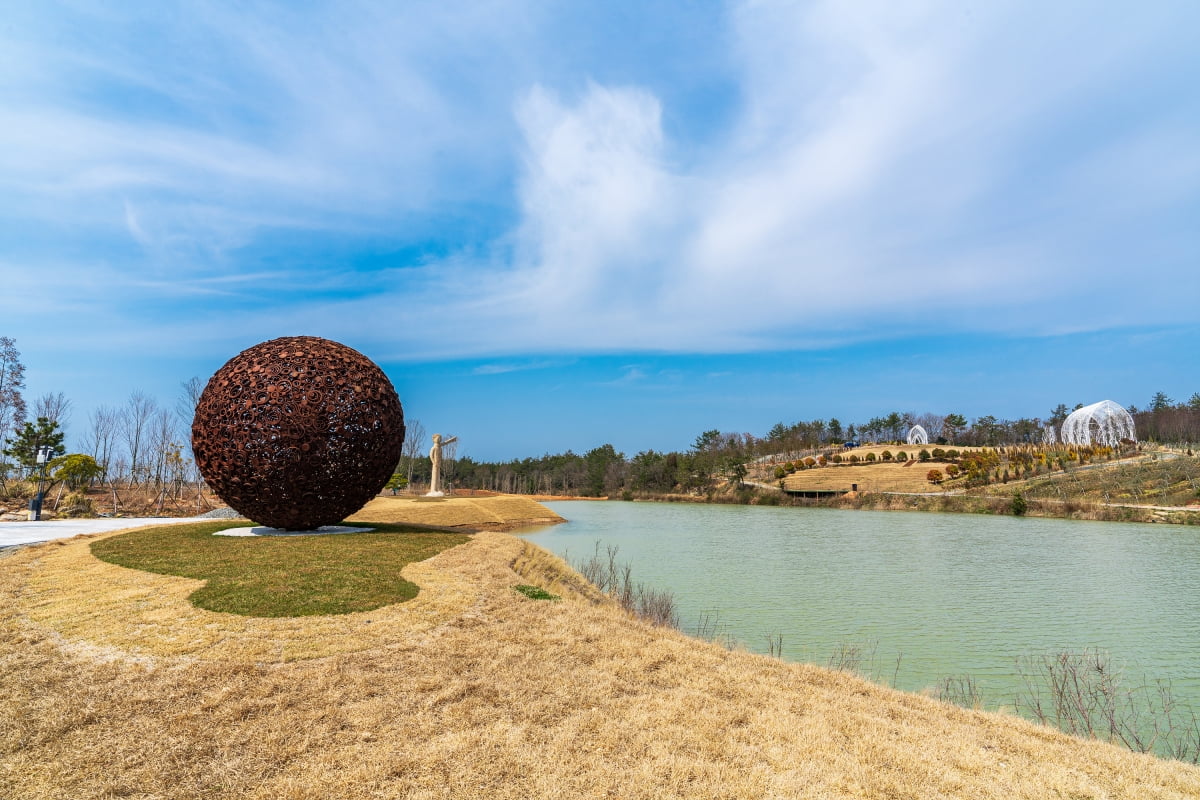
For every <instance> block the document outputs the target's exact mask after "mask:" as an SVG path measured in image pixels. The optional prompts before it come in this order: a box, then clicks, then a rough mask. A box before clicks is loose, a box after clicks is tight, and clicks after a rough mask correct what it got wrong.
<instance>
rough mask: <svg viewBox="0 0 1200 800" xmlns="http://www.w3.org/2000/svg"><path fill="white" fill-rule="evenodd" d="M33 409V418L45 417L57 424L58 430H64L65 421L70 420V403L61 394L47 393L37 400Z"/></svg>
mask: <svg viewBox="0 0 1200 800" xmlns="http://www.w3.org/2000/svg"><path fill="white" fill-rule="evenodd" d="M33 408H34V414H33V415H34V416H35V417H45V418H46V419H48V420H50V421H51V422H55V423H57V424H58V427H59V428H66V427H67V420H69V419H70V418H71V401H70V400H68V399H67V396H66V395H65V394H63V393H62V392H54V393H53V394H52V393H50V392H47V393H46V394H44V395H42V396H41V397H39V398H38V399H37V402H36V403H34V404H33Z"/></svg>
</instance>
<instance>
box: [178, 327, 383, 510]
mask: <svg viewBox="0 0 1200 800" xmlns="http://www.w3.org/2000/svg"><path fill="white" fill-rule="evenodd" d="M403 444H404V410H403V409H402V408H401V406H400V398H399V397H397V396H396V390H395V389H394V388H392V383H391V381H389V380H388V378H387V376H386V375H384V374H383V370H381V369H379V367H377V366H376V365H375V364H374V362H372V361H371V360H370V359H369V358H367V357H366V356H364V355H363V354H362V353H359V352H358V351H357V350H352V349H351V348H349V347H346V346H345V345H343V344H338V343H337V342H331V341H330V340H328V339H320V338H317V337H315V336H291V337H285V338H282V339H272V340H271V341H269V342H263V343H262V344H256V345H255V346H254V347H251V348H249V349H248V350H244V351H242V352H241V353H238V354H237V355H236V356H234V357H233V358H232V359H230V360H229V362H228V363H227V364H225V366H223V367H221V368H220V369H219V370H217V373H216V374H215V375H213V376H212V379H211V380H209V382H208V385H207V386H206V387H205V388H204V392H203V394H201V395H200V402H199V403H198V404H197V406H196V417H195V419H194V420H193V421H192V450H193V451H194V452H195V455H196V466H198V467H199V468H200V474H201V475H203V476H204V480H205V481H207V482H208V485H209V486H210V487H211V488H212V490H213V491H214V492H216V493H217V495H218V496H219V497H220V498H221V499H222V500H224V501H225V502H226V503H228V504H229V506H230V508H233V509H234V510H235V511H237V512H238V513H240V514H242V515H243V516H245V517H247V518H248V519H251V520H253V521H254V522H257V523H259V524H262V525H268V526H270V527H272V528H283V529H287V530H312V529H313V528H318V527H320V526H322V525H332V524H335V523H338V522H341V521H342V520H343V519H345V518H346V517H347V516H348V515H350V514H353V513H354V512H355V511H357V510H359V509H360V508H362V507H363V505H365V504H366V502H367V501H368V500H370V499H371V498H372V497H374V496H375V495H376V494H378V492H379V491H380V490H381V489H382V488H383V486H384V484H386V483H387V481H388V478H389V477H391V475H392V471H393V470H394V469H395V466H396V463H397V462H398V461H399V460H400V451H401V447H402V445H403Z"/></svg>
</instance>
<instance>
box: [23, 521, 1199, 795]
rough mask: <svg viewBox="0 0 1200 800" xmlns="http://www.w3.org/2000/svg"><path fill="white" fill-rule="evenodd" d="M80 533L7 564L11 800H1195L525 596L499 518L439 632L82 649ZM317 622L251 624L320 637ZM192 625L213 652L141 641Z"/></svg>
mask: <svg viewBox="0 0 1200 800" xmlns="http://www.w3.org/2000/svg"><path fill="white" fill-rule="evenodd" d="M76 544H77V543H76ZM75 546H76V545H75V544H68V545H65V546H63V547H58V548H56V547H53V546H41V547H34V548H28V549H26V550H23V551H19V552H17V553H15V554H13V555H10V556H8V557H6V558H4V559H2V560H0V675H3V681H2V682H0V796H2V797H6V798H8V797H11V798H22V799H24V798H30V799H33V798H61V797H71V798H80V799H81V800H85V799H88V798H97V800H98V799H99V798H108V797H116V796H121V797H135V798H199V797H230V798H232V797H238V798H242V797H245V798H263V799H264V800H265V799H266V798H272V800H274V799H275V798H293V799H295V800H300V799H301V798H328V797H338V798H347V800H357V799H358V798H364V799H365V798H478V797H487V798H499V799H500V800H505V799H507V798H523V799H524V798H531V797H534V798H536V797H589V798H590V797H622V798H674V797H680V798H682V797H689V798H694V797H704V798H769V797H813V798H851V797H853V798H897V797H913V798H973V799H974V798H1006V800H1007V798H1047V797H1061V798H1067V797H1076V798H1084V797H1091V798H1101V797H1103V798H1192V797H1197V796H1200V769H1197V768H1195V767H1190V766H1187V765H1184V764H1181V763H1177V762H1167V761H1161V760H1157V759H1154V758H1152V757H1150V756H1145V755H1137V754H1134V753H1130V752H1128V751H1125V750H1122V749H1119V748H1117V747H1115V746H1112V745H1108V744H1103V743H1099V742H1091V741H1083V740H1078V739H1073V738H1071V737H1068V736H1066V735H1064V734H1061V733H1058V732H1056V731H1054V730H1051V729H1049V728H1045V727H1040V726H1037V725H1034V724H1032V723H1029V722H1025V721H1023V720H1020V719H1017V718H1014V717H1011V716H1005V715H1002V714H995V713H984V712H979V711H969V710H964V709H960V708H956V707H953V706H950V705H947V704H944V703H940V702H937V701H935V700H932V699H929V698H925V697H921V696H918V695H913V694H905V693H902V692H898V691H895V690H892V689H888V688H884V687H881V686H877V685H874V684H871V683H868V682H867V681H864V680H861V679H859V678H857V677H854V676H852V675H847V674H843V673H838V672H833V671H830V670H827V669H823V668H819V667H815V666H808V665H798V664H786V663H783V662H780V661H778V660H776V659H771V658H767V657H764V656H756V655H753V654H749V653H744V652H737V651H729V650H727V649H725V648H723V647H720V646H717V645H713V644H708V643H705V642H700V641H697V640H694V639H690V638H688V637H686V636H684V635H682V634H679V633H677V632H674V631H670V630H665V629H663V628H658V627H653V626H650V625H648V624H645V623H642V622H639V621H637V620H636V619H633V618H631V617H630V616H629V615H628V614H626V613H624V612H623V611H621V610H620V609H618V608H615V607H614V606H613V604H611V603H599V604H592V603H590V602H561V603H549V602H544V601H537V600H531V599H528V598H526V597H524V596H522V595H520V594H518V593H517V592H514V591H512V589H511V587H512V586H513V585H514V584H516V583H526V582H529V581H530V580H535V578H531V577H529V576H526V575H521V574H518V573H517V572H515V571H514V570H513V569H512V565H514V564H516V565H518V566H521V565H524V567H523V568H525V569H527V570H528V572H529V575H536V576H538V578H536V580H540V579H542V578H544V577H546V576H547V575H548V574H549V573H550V572H551V571H552V564H553V561H552V557H551V556H548V555H546V556H542V555H539V554H536V553H532V552H531V551H530V550H529V548H531V547H532V546H531V545H529V544H528V543H526V542H523V541H521V540H518V539H515V538H513V537H509V536H506V535H503V534H498V533H484V534H479V535H477V536H476V537H474V538H473V540H472V541H471V542H470V543H468V544H466V545H463V546H461V547H458V548H455V549H452V550H448V551H445V552H443V553H441V554H439V555H438V556H436V557H434V558H433V559H431V560H430V561H429V562H425V563H426V564H427V565H428V566H429V568H431V569H432V570H434V571H435V572H436V573H438V574H443V575H445V576H447V577H446V578H445V580H446V581H447V582H448V584H449V585H451V586H452V587H453V588H452V591H458V592H463V593H465V594H466V596H467V602H466V604H465V605H463V606H461V607H460V608H459V610H457V611H453V610H450V609H447V610H446V611H445V614H444V615H443V616H441V617H439V618H438V620H437V623H436V624H435V625H433V626H432V627H428V628H423V629H421V630H419V631H418V632H416V633H414V632H413V631H412V630H409V629H401V628H400V627H399V626H400V624H401V623H399V622H398V621H397V622H394V623H392V626H391V627H387V626H384V625H379V624H377V623H375V622H374V618H376V617H380V615H381V614H383V612H388V613H389V614H392V615H394V617H395V618H396V619H397V620H399V619H400V618H402V617H404V616H405V615H406V614H408V612H409V611H411V610H413V609H415V608H416V606H415V605H413V603H415V602H416V601H410V602H408V603H402V604H399V605H398V606H394V607H390V608H388V609H379V610H377V611H375V612H371V614H369V615H367V616H370V617H371V618H372V619H373V622H372V624H371V625H370V632H362V631H357V632H356V634H355V635H357V636H358V637H359V641H360V642H361V643H363V644H364V645H365V646H366V649H362V650H359V651H356V652H348V651H342V652H340V653H339V654H336V655H327V656H325V657H321V658H310V659H303V660H291V661H284V660H279V659H276V660H274V661H269V660H260V659H259V658H258V656H259V655H260V654H261V653H262V651H263V648H256V647H254V646H252V645H251V644H250V643H248V642H245V641H243V644H241V645H240V646H239V647H232V646H225V645H223V644H222V642H221V641H220V637H222V636H226V635H230V634H229V633H228V632H233V635H234V636H235V638H236V636H237V635H238V634H237V633H236V631H237V630H238V628H237V626H236V625H234V621H233V620H228V619H226V618H227V617H230V615H223V614H213V613H211V612H201V613H200V614H198V615H195V616H193V615H191V614H190V613H183V614H182V615H181V616H180V617H179V618H177V619H175V620H174V621H173V622H170V623H168V622H167V618H168V616H169V614H170V613H174V612H175V611H179V612H183V609H181V608H179V607H178V606H172V607H171V608H170V610H169V611H168V609H166V608H163V609H162V611H161V613H162V614H163V620H162V621H160V623H159V624H158V625H156V626H154V627H153V628H152V630H153V632H154V633H153V634H152V633H151V632H147V631H143V632H142V633H141V634H139V635H137V636H134V635H132V634H128V633H127V634H121V633H120V632H119V631H118V629H119V627H120V626H121V625H122V624H124V625H125V626H126V627H127V628H131V629H132V628H137V627H139V626H140V625H141V624H142V623H139V622H137V619H138V618H139V617H138V615H136V614H132V613H130V614H129V615H127V616H126V619H125V622H124V623H121V622H120V619H121V615H120V613H119V609H120V608H121V603H116V602H114V603H112V604H111V605H108V606H106V608H107V609H108V610H107V611H106V612H105V614H104V615H103V616H102V617H93V622H94V623H95V624H96V625H97V626H98V627H100V628H102V629H105V631H104V632H103V636H104V639H103V642H109V644H103V642H99V643H96V642H93V639H91V638H89V637H91V636H92V635H93V633H92V628H90V627H88V626H77V625H72V624H71V620H70V618H69V614H68V612H67V610H66V608H65V606H61V605H59V606H55V609H56V610H55V611H54V612H53V613H51V612H50V611H49V610H48V608H49V607H48V606H47V605H46V604H47V603H48V602H50V599H49V597H48V594H47V593H48V592H50V591H51V589H50V587H49V586H48V583H50V582H65V581H69V580H74V579H75V578H78V577H79V573H70V572H66V571H62V570H64V569H65V562H66V560H68V555H69V554H70V553H72V552H73V551H72V548H74V547H75ZM77 549H80V550H82V549H84V548H77ZM59 553H63V554H64V555H61V556H60V555H59ZM70 564H71V565H72V568H74V569H77V570H78V569H83V568H84V565H83V563H82V561H81V560H78V559H70ZM45 569H55V570H60V571H59V572H58V573H56V577H55V578H54V579H53V581H50V580H48V578H47V576H44V575H42V574H41V573H42V570H45ZM430 574H431V575H432V574H433V573H430ZM564 574H566V575H568V577H567V578H564V579H563V584H564V585H567V584H569V583H570V582H571V581H572V580H574V579H573V578H570V577H569V573H568V572H564ZM72 575H74V576H75V578H72ZM427 577H428V576H423V577H422V578H414V579H415V580H417V582H418V583H421V584H422V587H423V588H422V594H424V593H425V591H426V587H425V584H424V583H422V580H423V579H427ZM157 579H159V578H157V576H156V580H157ZM547 588H550V587H547ZM558 588H561V587H558ZM58 591H67V590H65V589H59V590H58ZM114 591H116V590H114ZM556 591H557V590H556ZM139 597H141V599H138V600H134V599H133V598H130V597H126V598H125V600H124V601H123V602H124V607H125V608H126V609H132V608H136V607H137V606H138V604H139V603H144V602H147V600H146V599H145V597H144V596H139ZM419 598H420V595H418V599H419ZM95 599H96V598H94V597H93V598H92V599H90V600H88V599H85V598H84V597H83V596H80V598H79V602H94V601H95ZM580 599H581V600H582V599H583V598H580ZM83 610H84V609H77V612H79V613H82V612H83ZM351 616H353V615H351ZM380 618H381V619H382V617H380ZM341 623H342V624H343V625H346V626H348V627H350V628H353V627H355V626H356V625H363V624H364V623H362V621H359V622H352V621H347V620H342V621H341ZM331 624H335V623H332V622H330V621H328V620H322V619H312V618H304V619H302V620H297V621H296V622H295V625H296V627H295V628H294V629H279V630H271V631H269V632H262V635H263V636H264V637H268V636H277V637H281V639H282V640H291V639H293V638H295V639H297V640H299V639H302V638H304V637H309V636H311V637H314V638H315V639H317V640H320V639H321V637H322V636H324V635H327V633H328V631H329V628H328V626H329V625H331ZM417 627H418V628H420V625H418V626H417ZM64 630H65V631H66V632H64ZM155 635H156V636H160V637H162V638H163V639H164V640H165V643H164V644H161V645H153V644H152V642H151V639H152V638H153V636H155ZM192 637H201V638H205V640H206V641H207V642H208V644H207V645H206V648H202V649H201V650H200V651H189V655H188V656H186V657H184V656H171V655H158V656H155V657H152V658H146V657H140V658H139V657H137V654H138V653H140V652H142V651H143V649H144V650H150V651H162V652H170V651H173V650H175V649H178V645H177V642H179V641H188V640H190V639H191V638H192ZM206 637H209V638H206ZM126 640H132V641H135V642H136V643H137V644H138V649H136V650H133V649H127V648H126V647H125V645H124V644H122V643H123V642H125V641H126ZM99 646H103V647H104V648H105V650H104V653H103V655H104V657H103V658H98V657H97V653H96V652H95V651H93V650H92V649H90V648H91V647H99ZM239 648H244V650H243V649H239ZM268 649H269V648H268ZM210 658H211V659H214V660H207V659H210Z"/></svg>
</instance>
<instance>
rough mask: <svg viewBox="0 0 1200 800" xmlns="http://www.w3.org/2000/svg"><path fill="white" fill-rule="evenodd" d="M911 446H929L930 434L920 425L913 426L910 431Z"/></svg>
mask: <svg viewBox="0 0 1200 800" xmlns="http://www.w3.org/2000/svg"><path fill="white" fill-rule="evenodd" d="M908 443H909V444H929V434H928V433H926V432H925V429H924V428H922V427H921V426H920V425H913V426H912V427H911V428H909V429H908Z"/></svg>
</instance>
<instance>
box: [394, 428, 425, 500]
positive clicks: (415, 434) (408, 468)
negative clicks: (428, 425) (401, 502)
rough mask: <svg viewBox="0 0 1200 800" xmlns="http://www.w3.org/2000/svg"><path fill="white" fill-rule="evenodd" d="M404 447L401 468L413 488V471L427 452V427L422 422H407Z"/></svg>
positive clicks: (401, 455)
mask: <svg viewBox="0 0 1200 800" xmlns="http://www.w3.org/2000/svg"><path fill="white" fill-rule="evenodd" d="M404 424H405V430H404V445H403V447H402V448H401V450H400V467H401V468H402V469H404V470H405V477H407V478H408V485H409V486H412V478H413V469H414V467H416V464H417V459H418V458H421V457H422V454H423V453H424V452H425V426H424V425H422V424H421V421H420V420H417V419H410V420H405V423H404Z"/></svg>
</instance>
